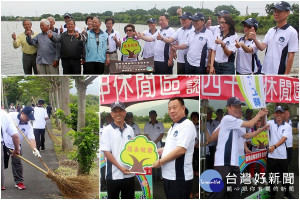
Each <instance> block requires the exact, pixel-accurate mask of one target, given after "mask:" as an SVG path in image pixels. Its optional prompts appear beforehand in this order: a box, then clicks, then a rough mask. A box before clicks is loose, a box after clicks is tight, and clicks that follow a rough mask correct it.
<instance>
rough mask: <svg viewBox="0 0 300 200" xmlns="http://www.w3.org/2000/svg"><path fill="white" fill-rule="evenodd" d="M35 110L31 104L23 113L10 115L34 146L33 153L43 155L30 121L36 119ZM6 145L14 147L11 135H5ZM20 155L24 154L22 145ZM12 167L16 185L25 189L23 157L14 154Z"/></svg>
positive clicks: (21, 138) (20, 135) (21, 137)
mask: <svg viewBox="0 0 300 200" xmlns="http://www.w3.org/2000/svg"><path fill="white" fill-rule="evenodd" d="M33 113H34V110H33V108H32V107H31V106H26V107H25V108H24V109H23V110H22V112H21V113H17V112H11V113H9V116H10V117H11V119H12V120H13V122H14V123H15V124H17V125H18V127H19V129H20V130H21V131H22V133H23V134H24V135H25V136H26V138H27V139H28V140H29V142H30V144H31V146H32V148H33V149H34V151H33V155H35V156H38V157H41V155H40V152H39V151H38V150H37V149H36V143H35V139H34V138H35V137H34V134H33V128H32V126H31V124H30V123H29V120H34V114H33ZM19 138H20V142H22V140H23V139H24V137H23V135H22V134H21V133H19ZM4 142H5V146H6V147H7V148H9V149H11V150H13V149H14V143H13V140H12V138H11V137H4ZM20 155H22V149H21V145H20ZM11 168H12V173H13V177H14V181H15V183H16V184H15V187H16V188H18V189H19V190H25V188H26V187H25V185H24V183H23V181H24V179H23V164H22V162H21V158H18V157H15V156H12V157H11Z"/></svg>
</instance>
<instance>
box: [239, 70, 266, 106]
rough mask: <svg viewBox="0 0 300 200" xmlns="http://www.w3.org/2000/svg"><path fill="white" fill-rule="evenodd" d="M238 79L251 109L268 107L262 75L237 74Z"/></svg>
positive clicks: (241, 90)
mask: <svg viewBox="0 0 300 200" xmlns="http://www.w3.org/2000/svg"><path fill="white" fill-rule="evenodd" d="M236 80H237V82H238V86H239V88H240V92H241V93H242V95H243V97H244V99H245V101H246V102H247V104H248V106H249V108H250V109H258V108H265V107H266V99H265V91H264V85H263V77H262V76H236Z"/></svg>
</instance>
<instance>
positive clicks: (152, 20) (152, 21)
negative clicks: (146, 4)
mask: <svg viewBox="0 0 300 200" xmlns="http://www.w3.org/2000/svg"><path fill="white" fill-rule="evenodd" d="M147 23H155V24H156V20H155V19H153V18H150V19H149V20H148V21H147Z"/></svg>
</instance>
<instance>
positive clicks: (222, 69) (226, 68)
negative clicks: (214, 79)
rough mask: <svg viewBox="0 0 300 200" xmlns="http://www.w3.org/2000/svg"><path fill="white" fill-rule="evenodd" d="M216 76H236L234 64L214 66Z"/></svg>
mask: <svg viewBox="0 0 300 200" xmlns="http://www.w3.org/2000/svg"><path fill="white" fill-rule="evenodd" d="M214 67H215V71H216V74H235V67H234V62H226V63H217V62H216V61H215V64H214Z"/></svg>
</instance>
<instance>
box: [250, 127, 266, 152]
mask: <svg viewBox="0 0 300 200" xmlns="http://www.w3.org/2000/svg"><path fill="white" fill-rule="evenodd" d="M251 143H252V145H253V146H258V149H265V146H267V145H268V143H269V138H268V133H267V132H266V131H263V132H261V133H260V134H258V135H257V136H255V137H253V138H252V139H251Z"/></svg>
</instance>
